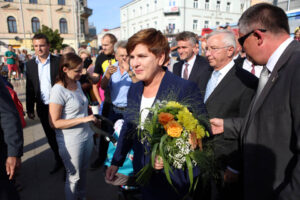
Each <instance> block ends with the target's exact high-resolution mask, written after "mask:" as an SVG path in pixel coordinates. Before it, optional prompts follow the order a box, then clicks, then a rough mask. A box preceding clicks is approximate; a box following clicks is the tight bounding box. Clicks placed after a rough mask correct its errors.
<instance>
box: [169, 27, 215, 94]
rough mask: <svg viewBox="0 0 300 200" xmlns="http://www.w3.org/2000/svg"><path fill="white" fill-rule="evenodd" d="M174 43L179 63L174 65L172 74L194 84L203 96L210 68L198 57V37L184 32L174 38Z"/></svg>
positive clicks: (203, 59)
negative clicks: (175, 42) (175, 43)
mask: <svg viewBox="0 0 300 200" xmlns="http://www.w3.org/2000/svg"><path fill="white" fill-rule="evenodd" d="M176 41H177V46H178V48H177V51H178V54H179V57H180V61H179V62H177V63H175V64H174V66H173V73H174V74H175V75H177V76H179V77H181V78H183V79H186V80H189V81H192V82H194V83H196V84H197V85H198V88H199V89H200V92H201V93H202V95H203V93H204V91H205V88H206V83H207V79H208V78H209V77H208V76H207V74H210V73H211V67H210V66H209V64H208V62H207V60H206V58H204V57H203V56H199V55H198V46H197V45H198V37H197V35H196V34H195V33H192V32H189V31H184V32H181V33H179V34H178V35H177V36H176Z"/></svg>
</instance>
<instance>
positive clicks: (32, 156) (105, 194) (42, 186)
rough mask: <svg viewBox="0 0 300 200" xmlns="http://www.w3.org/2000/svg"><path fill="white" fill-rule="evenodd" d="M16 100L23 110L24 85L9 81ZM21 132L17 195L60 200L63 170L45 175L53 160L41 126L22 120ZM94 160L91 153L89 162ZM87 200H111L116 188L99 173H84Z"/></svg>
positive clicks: (26, 199) (23, 199)
mask: <svg viewBox="0 0 300 200" xmlns="http://www.w3.org/2000/svg"><path fill="white" fill-rule="evenodd" d="M12 83H13V85H14V87H15V90H16V91H17V93H18V97H19V99H20V100H21V101H22V103H23V106H24V110H26V108H25V81H13V82H12ZM26 123H27V126H26V127H25V128H24V156H23V157H22V168H21V170H20V171H19V175H18V176H17V180H18V181H19V182H20V183H21V186H22V187H23V188H22V190H21V191H20V196H21V200H61V199H62V200H63V199H64V181H63V170H61V171H59V172H58V173H56V174H54V175H50V174H49V171H50V170H51V169H52V167H53V164H54V157H53V155H52V152H51V151H50V148H49V145H48V143H47V139H46V137H45V134H44V132H43V129H42V126H41V124H40V122H39V120H38V118H36V119H35V120H30V119H28V118H26ZM94 158H95V152H93V155H92V158H91V160H93V159H94ZM87 188H88V190H87V200H113V199H114V200H115V199H117V188H115V187H113V186H110V185H107V184H106V183H105V182H104V176H103V170H102V169H98V170H95V171H89V172H88V184H87Z"/></svg>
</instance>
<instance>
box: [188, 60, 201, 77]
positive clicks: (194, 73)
mask: <svg viewBox="0 0 300 200" xmlns="http://www.w3.org/2000/svg"><path fill="white" fill-rule="evenodd" d="M199 62H200V60H199V57H198V56H197V55H196V59H195V62H194V65H193V68H192V71H191V73H190V76H189V79H188V80H190V81H196V80H197V75H198V74H199V73H200V72H199V71H200V70H201V67H200V66H201V65H200V63H199Z"/></svg>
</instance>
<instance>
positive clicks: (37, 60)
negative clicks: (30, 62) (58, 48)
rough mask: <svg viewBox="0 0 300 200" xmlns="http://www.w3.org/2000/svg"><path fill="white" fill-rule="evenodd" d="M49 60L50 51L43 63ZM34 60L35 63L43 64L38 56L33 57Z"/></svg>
mask: <svg viewBox="0 0 300 200" xmlns="http://www.w3.org/2000/svg"><path fill="white" fill-rule="evenodd" d="M49 61H50V53H49V55H48V57H47V60H46V62H45V63H44V65H45V64H47V63H48V62H49ZM35 62H36V64H43V63H42V62H41V61H40V59H39V57H38V56H36V57H35Z"/></svg>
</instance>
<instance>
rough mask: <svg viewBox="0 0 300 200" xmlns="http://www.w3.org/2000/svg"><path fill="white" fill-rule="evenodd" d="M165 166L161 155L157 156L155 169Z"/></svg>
mask: <svg viewBox="0 0 300 200" xmlns="http://www.w3.org/2000/svg"><path fill="white" fill-rule="evenodd" d="M163 168H164V161H163V159H162V157H161V156H158V155H157V156H155V161H154V169H156V170H161V169H163Z"/></svg>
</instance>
